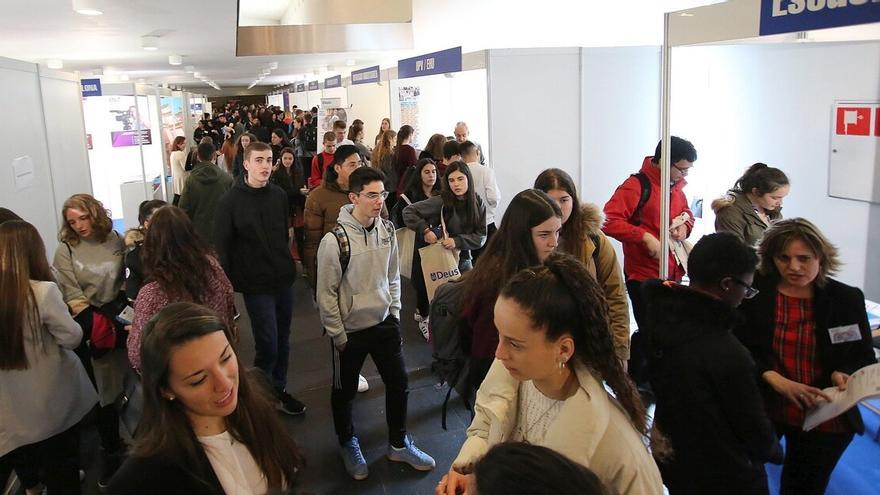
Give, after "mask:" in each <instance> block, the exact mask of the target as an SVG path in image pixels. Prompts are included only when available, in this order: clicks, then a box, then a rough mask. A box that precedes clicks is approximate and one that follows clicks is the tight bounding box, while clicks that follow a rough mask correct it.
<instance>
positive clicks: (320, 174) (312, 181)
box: [309, 151, 333, 189]
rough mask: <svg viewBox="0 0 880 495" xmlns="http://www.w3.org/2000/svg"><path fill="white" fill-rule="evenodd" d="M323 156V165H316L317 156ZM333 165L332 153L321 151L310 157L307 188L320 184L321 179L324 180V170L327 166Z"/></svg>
mask: <svg viewBox="0 0 880 495" xmlns="http://www.w3.org/2000/svg"><path fill="white" fill-rule="evenodd" d="M319 156H321V157H323V160H324V166H323V167H319V166H318V157H319ZM330 165H333V153H325V152H323V151H322V152H321V153H319V154H317V155H315V156H314V157H312V173H311V174H310V175H309V189H314V188H316V187H318V186H320V185H321V181H323V180H324V171H325V170H327V167H329V166H330Z"/></svg>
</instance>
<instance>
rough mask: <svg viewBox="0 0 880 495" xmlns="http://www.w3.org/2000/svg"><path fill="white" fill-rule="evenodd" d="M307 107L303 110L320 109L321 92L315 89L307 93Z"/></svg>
mask: <svg viewBox="0 0 880 495" xmlns="http://www.w3.org/2000/svg"><path fill="white" fill-rule="evenodd" d="M305 95H306V106H305V107H303V108H306V109H309V110H310V109H311V108H312V107H320V106H321V90H320V89H313V90H311V91H306V93H305Z"/></svg>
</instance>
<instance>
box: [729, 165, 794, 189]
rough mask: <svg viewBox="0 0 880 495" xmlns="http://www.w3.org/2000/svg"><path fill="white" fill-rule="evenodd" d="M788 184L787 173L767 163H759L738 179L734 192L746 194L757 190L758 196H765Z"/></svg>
mask: <svg viewBox="0 0 880 495" xmlns="http://www.w3.org/2000/svg"><path fill="white" fill-rule="evenodd" d="M788 184H789V183H788V176H786V175H785V172H783V171H782V170H779V169H778V168H774V167H770V166H768V165H767V164H766V163H761V162H758V163H755V164H754V165H752V166H751V167H749V168H748V169H747V170H746V172H745V173H744V174H743V175H742V177H740V178H739V179H737V181H736V183H735V184H734V185H733V190H734V191H736V192H739V193H744V194H747V193H751V192H752V190H757V193H756V194H757V195H758V196H763V195H765V194H767V193H771V192H773V191H775V190H777V189H779V188H780V187H783V186H787V185H788Z"/></svg>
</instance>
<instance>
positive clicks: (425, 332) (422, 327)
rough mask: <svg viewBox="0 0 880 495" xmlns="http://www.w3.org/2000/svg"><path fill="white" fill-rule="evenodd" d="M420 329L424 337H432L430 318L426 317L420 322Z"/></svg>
mask: <svg viewBox="0 0 880 495" xmlns="http://www.w3.org/2000/svg"><path fill="white" fill-rule="evenodd" d="M419 331H421V332H422V337H424V338H425V340H430V339H431V330H430V329H429V328H428V318H424V319H422V321H420V322H419Z"/></svg>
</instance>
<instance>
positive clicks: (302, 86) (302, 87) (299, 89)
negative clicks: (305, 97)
mask: <svg viewBox="0 0 880 495" xmlns="http://www.w3.org/2000/svg"><path fill="white" fill-rule="evenodd" d="M305 90H306V85H305V83H303V84H297V85H296V92H297V93H302V92H303V91H305Z"/></svg>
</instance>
